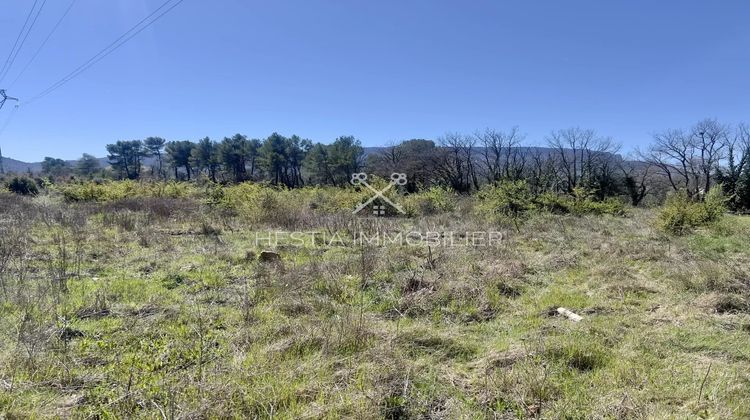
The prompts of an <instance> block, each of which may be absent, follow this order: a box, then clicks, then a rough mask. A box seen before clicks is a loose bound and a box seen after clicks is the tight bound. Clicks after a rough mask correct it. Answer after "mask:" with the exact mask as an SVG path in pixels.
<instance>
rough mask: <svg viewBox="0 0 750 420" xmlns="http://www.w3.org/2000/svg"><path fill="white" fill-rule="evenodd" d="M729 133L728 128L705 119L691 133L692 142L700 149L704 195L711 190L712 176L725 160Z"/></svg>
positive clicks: (699, 163)
mask: <svg viewBox="0 0 750 420" xmlns="http://www.w3.org/2000/svg"><path fill="white" fill-rule="evenodd" d="M728 132H729V127H728V126H726V125H724V124H720V123H719V122H718V121H716V120H713V119H705V120H703V121H701V122H699V123H698V124H696V125H695V126H694V127H693V129H692V131H691V133H690V141H691V143H692V144H693V145H694V147H695V148H696V149H698V152H697V155H698V157H699V159H700V160H699V162H698V168H699V170H700V175H701V178H702V181H703V193H707V192H708V191H709V190H710V189H711V175H712V173H713V171H714V170H715V169H716V168H717V167H718V166H719V162H720V161H721V160H722V159H723V158H724V151H725V150H724V149H725V148H726V146H727V142H728V136H727V134H728Z"/></svg>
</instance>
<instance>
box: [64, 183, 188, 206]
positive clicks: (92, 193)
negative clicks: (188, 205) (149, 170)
mask: <svg viewBox="0 0 750 420" xmlns="http://www.w3.org/2000/svg"><path fill="white" fill-rule="evenodd" d="M57 188H58V190H59V191H60V192H61V193H62V195H63V197H64V198H65V199H66V200H68V201H95V202H106V201H114V200H122V199H126V198H145V197H148V198H191V197H197V196H199V195H200V191H199V189H198V188H197V187H196V186H195V185H194V184H191V183H187V182H174V181H170V182H138V181H132V180H125V181H109V182H108V181H104V182H102V181H86V182H80V183H71V184H64V185H59V186H58V187H57Z"/></svg>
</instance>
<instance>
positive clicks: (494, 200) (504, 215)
mask: <svg viewBox="0 0 750 420" xmlns="http://www.w3.org/2000/svg"><path fill="white" fill-rule="evenodd" d="M477 198H478V200H479V203H478V205H477V210H478V211H479V212H480V213H481V214H484V215H485V216H487V217H488V218H490V219H492V220H494V221H496V222H499V223H504V224H513V226H515V228H516V230H519V225H520V224H521V223H522V222H523V221H525V220H526V219H527V218H528V214H529V212H530V211H531V210H533V209H534V202H533V196H532V194H531V191H530V190H529V186H528V184H526V181H505V182H501V183H499V184H496V185H487V186H485V187H483V188H482V189H481V190H480V191H479V193H478V194H477Z"/></svg>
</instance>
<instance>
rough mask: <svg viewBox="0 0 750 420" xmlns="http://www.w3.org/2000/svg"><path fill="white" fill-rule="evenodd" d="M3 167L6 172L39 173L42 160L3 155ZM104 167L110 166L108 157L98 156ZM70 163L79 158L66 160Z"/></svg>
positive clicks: (72, 163) (75, 161)
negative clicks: (32, 160)
mask: <svg viewBox="0 0 750 420" xmlns="http://www.w3.org/2000/svg"><path fill="white" fill-rule="evenodd" d="M2 159H3V169H4V170H5V173H16V174H21V173H24V174H25V173H29V172H31V173H33V174H35V173H39V172H42V162H22V161H20V160H16V159H12V158H8V157H5V156H3V158H2ZM97 160H99V164H100V165H101V166H102V168H104V167H107V166H109V161H108V160H107V158H97ZM66 162H68V163H69V164H70V165H75V164H76V163H77V162H78V161H77V160H66Z"/></svg>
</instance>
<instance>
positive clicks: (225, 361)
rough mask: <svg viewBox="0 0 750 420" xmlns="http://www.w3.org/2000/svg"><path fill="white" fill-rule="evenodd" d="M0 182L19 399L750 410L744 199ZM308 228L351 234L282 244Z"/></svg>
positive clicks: (547, 411)
mask: <svg viewBox="0 0 750 420" xmlns="http://www.w3.org/2000/svg"><path fill="white" fill-rule="evenodd" d="M0 199H1V200H2V203H3V205H2V206H1V207H0V229H2V236H0V280H1V281H2V284H1V285H0V286H1V289H0V334H2V339H1V340H0V417H3V416H5V417H10V418H13V417H27V416H40V417H45V416H74V417H84V418H85V417H99V418H108V417H144V418H146V417H148V418H153V417H163V418H176V417H213V416H217V417H222V416H241V417H272V416H274V417H279V418H292V417H294V418H305V417H307V418H310V417H313V418H317V417H331V418H333V417H359V418H377V417H388V418H403V417H427V416H429V417H433V418H435V417H443V418H459V417H489V418H492V417H495V418H514V417H544V418H557V417H568V418H582V417H611V418H626V417H627V418H631V417H665V416H670V415H672V416H677V417H697V416H706V417H715V418H729V417H748V416H750V406H748V404H747V398H748V396H750V303H749V301H748V296H750V294H749V293H750V292H749V291H750V274H749V273H750V247H748V238H749V237H750V236H749V235H750V218H747V217H739V216H729V217H727V218H726V219H725V220H724V221H723V222H722V223H720V224H718V225H716V226H713V227H711V228H707V229H704V230H699V231H696V232H694V233H691V234H688V235H685V236H668V235H665V234H663V233H660V232H659V231H658V230H656V229H654V228H653V227H652V226H653V222H654V219H655V215H654V214H653V213H652V212H651V211H648V210H638V209H630V210H628V215H627V216H626V217H613V216H584V217H573V216H566V215H553V214H542V213H539V214H534V215H532V216H531V217H530V219H529V220H528V221H526V222H525V223H524V224H523V225H521V226H520V227H519V229H518V230H517V229H516V228H515V227H513V226H511V227H510V228H503V227H500V226H492V225H490V224H488V223H487V222H486V220H485V219H481V218H479V217H477V216H475V215H474V212H472V210H471V206H472V203H471V202H470V200H469V199H467V200H460V201H459V203H458V205H457V206H455V208H453V209H452V210H450V211H432V212H431V214H430V215H425V216H423V217H418V218H411V217H384V218H364V217H357V216H352V215H351V214H348V213H347V212H341V213H335V212H321V211H320V209H315V208H309V209H306V210H305V211H308V213H300V214H307V215H308V217H304V216H300V217H292V216H293V215H290V212H289V211H284V209H283V208H280V209H276V210H275V211H273V212H270V213H267V214H266V215H265V217H260V218H255V219H253V220H249V219H248V218H247V217H246V215H243V214H242V213H238V212H236V211H231V210H227V209H225V208H219V207H216V206H213V205H209V204H206V202H205V200H203V201H198V200H194V199H166V198H150V199H139V200H128V199H125V200H115V201H109V202H105V203H98V204H95V203H79V204H67V203H64V202H63V201H62V200H61V199H60V198H56V197H50V196H44V197H37V198H34V199H22V198H17V197H12V196H9V195H3V196H2V197H0ZM312 207H314V206H312ZM488 230H496V231H500V232H502V235H503V236H502V240H501V241H499V242H496V243H492V244H489V243H486V242H485V243H482V242H479V243H472V242H471V241H468V242H467V241H456V242H455V243H454V244H453V245H452V246H446V245H445V244H444V243H442V244H439V245H436V244H434V243H433V244H429V243H418V242H415V241H412V242H410V243H390V244H362V243H352V242H351V241H350V239H351V238H352V236H353V235H355V234H356V233H357V232H366V233H367V234H368V235H374V234H376V233H398V232H426V231H431V232H457V235H458V237H462V236H461V234H466V233H467V232H486V231H488ZM293 231H304V232H318V233H320V235H322V236H320V237H326V238H329V239H330V238H332V237H334V236H338V237H339V238H341V241H339V240H334V241H327V240H317V241H313V240H307V239H305V240H304V241H298V240H286V239H284V238H285V237H284V236H283V235H282V236H281V240H280V241H279V242H278V243H269V242H268V241H266V239H264V238H268V237H269V233H270V232H287V233H291V232H293ZM326 235H327V236H326ZM320 237H319V238H320ZM258 238H260V241H259V240H258ZM305 238H308V237H305ZM303 242H304V243H303ZM263 251H273V252H275V253H276V254H264V258H260V254H261V252H263ZM277 256H278V258H276V257H277ZM558 307H564V308H567V309H569V310H571V311H573V312H575V313H576V314H579V315H581V316H582V317H583V320H582V321H581V322H577V323H576V322H572V321H571V320H570V319H568V318H566V317H562V316H559V315H558V313H557V311H556V309H557V308H558Z"/></svg>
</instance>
